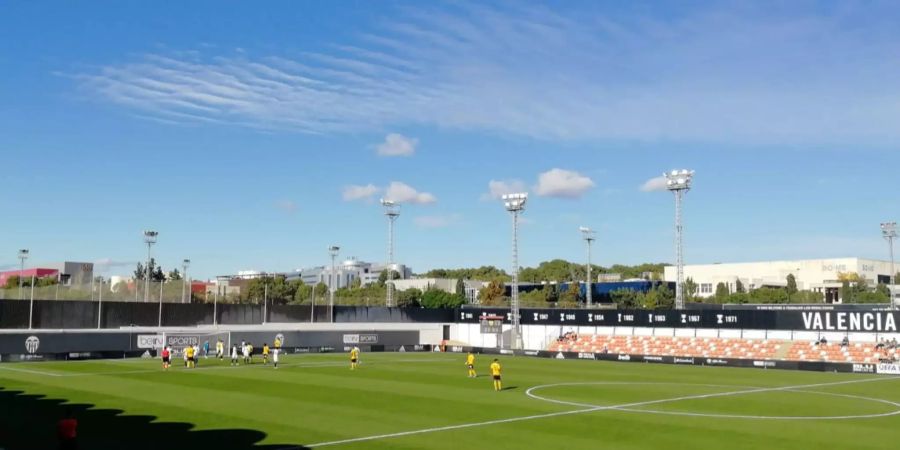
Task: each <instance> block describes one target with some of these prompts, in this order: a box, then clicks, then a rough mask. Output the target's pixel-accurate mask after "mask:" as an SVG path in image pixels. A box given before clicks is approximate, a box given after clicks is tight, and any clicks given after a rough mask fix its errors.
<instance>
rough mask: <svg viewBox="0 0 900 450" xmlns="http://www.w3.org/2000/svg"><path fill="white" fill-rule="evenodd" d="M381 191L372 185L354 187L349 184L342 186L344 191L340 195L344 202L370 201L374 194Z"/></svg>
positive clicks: (354, 185)
mask: <svg viewBox="0 0 900 450" xmlns="http://www.w3.org/2000/svg"><path fill="white" fill-rule="evenodd" d="M380 191H381V189H380V188H378V187H377V186H375V185H374V184H366V185H356V184H351V185H349V186H344V191H343V193H342V197H343V198H344V201H348V202H351V201H354V200H371V199H372V197H373V196H375V194H377V193H378V192H380Z"/></svg>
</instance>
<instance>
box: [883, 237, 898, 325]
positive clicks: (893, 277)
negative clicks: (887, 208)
mask: <svg viewBox="0 0 900 450" xmlns="http://www.w3.org/2000/svg"><path fill="white" fill-rule="evenodd" d="M881 235H882V236H884V238H885V239H886V240H887V241H888V249H889V251H890V254H891V277H890V279H889V282H890V285H891V308H896V304H895V302H894V287H896V285H897V272H896V271H895V269H894V238H896V237H897V222H885V223H883V224H881Z"/></svg>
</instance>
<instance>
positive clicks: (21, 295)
mask: <svg viewBox="0 0 900 450" xmlns="http://www.w3.org/2000/svg"><path fill="white" fill-rule="evenodd" d="M28 255H29V252H28V249H27V248H23V249H21V250H19V300H25V291H24V290H22V287H23V286H24V282H25V277H24V276H25V260H26V259H28Z"/></svg>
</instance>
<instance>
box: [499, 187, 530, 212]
mask: <svg viewBox="0 0 900 450" xmlns="http://www.w3.org/2000/svg"><path fill="white" fill-rule="evenodd" d="M501 198H502V199H503V206H505V207H506V209H507V210H508V211H521V210H523V209H525V202H526V201H527V200H528V194H527V193H524V192H520V193H517V194H506V195H503V196H502V197H501Z"/></svg>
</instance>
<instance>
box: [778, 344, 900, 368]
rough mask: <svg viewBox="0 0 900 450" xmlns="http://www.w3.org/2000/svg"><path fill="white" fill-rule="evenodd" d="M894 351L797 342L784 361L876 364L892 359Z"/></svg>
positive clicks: (870, 345)
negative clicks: (882, 360)
mask: <svg viewBox="0 0 900 450" xmlns="http://www.w3.org/2000/svg"><path fill="white" fill-rule="evenodd" d="M895 355H896V350H893V349H892V350H887V349H883V350H876V349H875V347H874V346H873V345H872V344H871V343H859V342H857V343H851V344H850V345H849V346H847V347H841V344H820V345H816V343H815V342H811V341H797V342H794V345H793V346H792V347H791V349H790V351H788V354H787V357H786V358H785V359H788V360H793V361H829V362H853V363H877V362H878V361H879V360H881V359H885V358H893V357H894V356H895Z"/></svg>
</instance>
